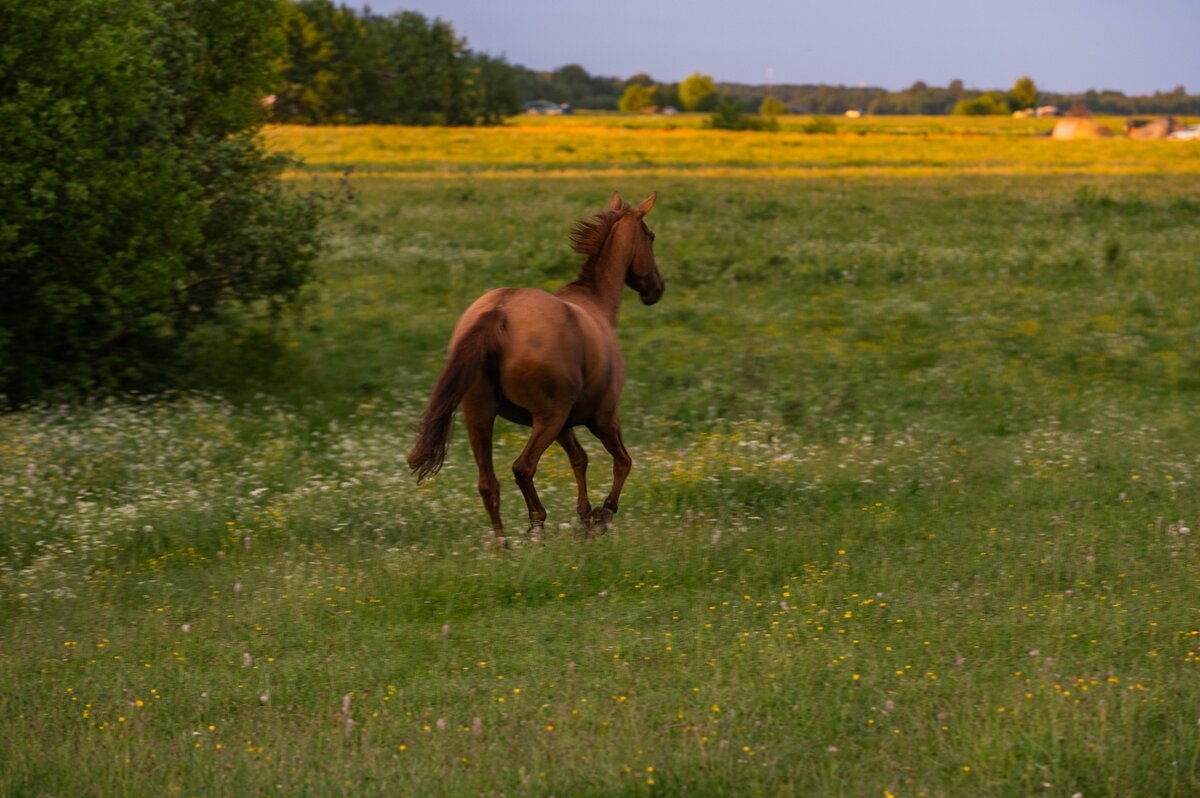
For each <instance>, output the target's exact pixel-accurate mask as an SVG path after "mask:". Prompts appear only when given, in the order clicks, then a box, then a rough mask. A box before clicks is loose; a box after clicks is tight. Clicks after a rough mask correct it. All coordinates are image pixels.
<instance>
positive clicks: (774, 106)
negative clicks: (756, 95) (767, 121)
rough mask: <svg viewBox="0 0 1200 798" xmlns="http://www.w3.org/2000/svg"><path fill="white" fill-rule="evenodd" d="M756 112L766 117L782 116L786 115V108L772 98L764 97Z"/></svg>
mask: <svg viewBox="0 0 1200 798" xmlns="http://www.w3.org/2000/svg"><path fill="white" fill-rule="evenodd" d="M758 112H759V113H760V114H761V115H763V116H766V117H774V116H782V115H783V114H785V113H787V106H786V105H784V104H783V103H782V102H781V101H779V100H776V99H775V98H774V97H766V98H764V99H763V101H762V105H760V106H759V107H758Z"/></svg>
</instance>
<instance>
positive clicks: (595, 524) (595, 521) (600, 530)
mask: <svg viewBox="0 0 1200 798" xmlns="http://www.w3.org/2000/svg"><path fill="white" fill-rule="evenodd" d="M612 517H613V514H612V510H609V509H608V508H606V507H597V508H596V509H595V510H592V514H591V516H589V517H588V521H587V531H588V534H593V535H603V534H604V533H605V532H607V531H608V523H609V521H612Z"/></svg>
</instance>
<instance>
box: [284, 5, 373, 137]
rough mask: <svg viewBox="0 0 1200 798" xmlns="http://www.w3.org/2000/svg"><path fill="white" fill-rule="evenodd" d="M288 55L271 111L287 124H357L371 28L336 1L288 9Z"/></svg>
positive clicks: (286, 20)
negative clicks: (367, 42) (366, 26)
mask: <svg viewBox="0 0 1200 798" xmlns="http://www.w3.org/2000/svg"><path fill="white" fill-rule="evenodd" d="M282 16H283V20H282V30H283V35H284V41H285V49H284V55H283V58H282V59H281V61H280V63H279V66H278V69H279V87H278V89H277V90H276V92H275V102H274V104H273V105H272V107H271V115H272V117H273V118H274V119H275V120H277V121H281V122H300V123H329V122H350V121H354V120H355V119H356V118H357V116H358V114H359V109H358V106H359V105H360V104H361V102H362V99H363V98H362V96H361V95H362V74H363V71H364V69H367V68H370V65H368V64H364V63H363V61H364V58H365V56H366V48H365V46H364V45H365V41H366V28H365V26H364V25H363V23H362V20H360V19H359V18H358V17H357V16H356V15H355V13H354V12H353V11H352V10H350V9H349V8H347V7H345V6H341V7H336V6H334V5H333V3H332V2H330V0H301V2H299V3H296V4H294V5H293V4H291V3H285V4H283V6H282Z"/></svg>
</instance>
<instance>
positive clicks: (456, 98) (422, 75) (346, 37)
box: [270, 0, 1200, 125]
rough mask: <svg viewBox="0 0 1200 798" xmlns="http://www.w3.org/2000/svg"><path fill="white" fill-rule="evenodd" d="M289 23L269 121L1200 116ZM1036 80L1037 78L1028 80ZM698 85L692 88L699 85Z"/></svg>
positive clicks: (300, 1) (423, 29) (326, 7)
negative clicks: (635, 62)
mask: <svg viewBox="0 0 1200 798" xmlns="http://www.w3.org/2000/svg"><path fill="white" fill-rule="evenodd" d="M283 28H284V34H285V41H286V49H285V53H284V56H283V58H282V59H281V65H280V82H279V89H278V92H277V93H276V95H275V102H274V105H273V106H272V108H271V109H270V118H271V119H272V120H273V121H277V122H291V123H312V124H320V123H337V124H354V123H396V124H449V125H473V124H496V123H499V122H501V121H503V119H504V118H506V117H508V116H512V115H513V114H516V113H519V112H520V111H521V109H522V106H523V104H524V103H526V102H530V101H535V100H545V101H550V102H553V103H557V104H561V105H569V106H571V107H573V108H579V109H592V110H614V111H615V110H623V111H637V110H645V109H647V108H663V107H667V106H671V107H676V108H683V109H685V110H701V111H716V110H718V109H719V108H720V107H721V105H722V103H724V104H726V105H727V106H733V107H738V106H740V107H745V108H749V109H757V108H760V107H761V106H762V103H763V101H764V100H766V99H768V98H771V99H773V100H775V101H778V102H779V103H782V106H783V108H784V109H785V110H787V111H792V112H794V113H805V114H825V115H828V114H842V113H844V112H846V111H849V110H851V109H855V110H859V111H862V112H864V113H869V114H928V115H941V114H952V113H969V114H984V113H1009V112H1011V111H1013V110H1019V109H1021V108H1027V107H1030V106H1032V105H1033V104H1034V103H1036V104H1038V105H1056V106H1059V107H1061V108H1068V107H1071V106H1073V105H1076V104H1079V103H1082V104H1084V105H1086V106H1087V107H1088V108H1090V109H1091V110H1092V111H1093V112H1095V113H1101V114H1118V115H1120V114H1124V115H1137V114H1200V95H1189V94H1188V93H1187V92H1186V91H1185V90H1184V88H1183V87H1182V86H1180V87H1177V88H1175V89H1174V90H1173V91H1171V92H1156V93H1155V94H1153V95H1148V96H1142V95H1138V96H1129V95H1125V94H1123V93H1122V92H1119V91H1113V90H1104V91H1094V90H1092V91H1087V92H1080V93H1061V92H1045V91H1037V90H1036V87H1035V90H1034V96H1033V97H1032V99H1031V100H1030V99H1028V98H1025V97H1024V96H1020V95H1021V94H1022V93H1021V92H1020V91H1018V90H1017V87H1016V86H1014V87H1013V89H1011V90H1009V91H999V90H990V91H984V90H979V89H970V88H967V87H965V86H964V85H963V82H962V81H961V80H955V81H951V82H950V83H949V85H947V86H944V87H938V86H930V85H928V84H926V83H924V82H923V81H917V82H916V83H913V84H912V85H911V86H909V87H908V88H905V89H901V90H899V91H889V90H887V89H884V88H879V87H863V86H834V85H828V84H779V85H773V86H764V85H748V84H739V83H714V82H713V80H712V78H711V77H710V76H705V75H700V76H699V77H702V78H706V79H707V81H708V84H707V85H708V90H707V91H705V92H702V94H701V95H700V96H699V97H698V98H697V97H695V96H689V88H690V87H689V81H691V82H693V83H694V78H696V77H697V75H692V76H689V78H686V79H684V80H683V81H680V82H671V81H657V80H655V79H654V78H652V77H651V76H650V75H648V74H646V73H638V74H636V75H633V76H631V77H629V78H617V77H605V76H597V75H591V74H589V73H588V71H587V70H586V69H584V68H583V67H582V66H580V65H578V64H568V65H566V66H562V67H559V68H558V69H555V70H552V71H536V70H532V69H528V68H526V67H523V66H520V65H518V64H510V63H508V62H507V61H506V60H505V59H503V58H499V57H495V56H491V55H488V54H485V53H477V52H474V51H472V50H470V49H469V48H468V47H467V42H466V40H465V39H463V38H460V37H459V36H457V35H456V34H455V32H454V29H453V26H452V25H451V24H450V23H448V22H445V21H442V20H440V19H433V20H430V19H427V18H426V17H424V16H422V15H421V14H419V13H417V12H415V11H404V12H399V13H396V14H391V15H387V16H383V15H379V14H375V13H372V12H371V11H370V10H363V11H359V10H355V9H352V8H349V7H348V6H345V5H335V4H334V3H333V2H332V0H289V2H287V3H286V13H285V15H284V21H283ZM1030 83H1031V84H1032V81H1030ZM691 88H694V87H691ZM693 94H694V93H693Z"/></svg>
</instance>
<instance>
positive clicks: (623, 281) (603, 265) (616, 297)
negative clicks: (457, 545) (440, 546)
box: [408, 193, 664, 535]
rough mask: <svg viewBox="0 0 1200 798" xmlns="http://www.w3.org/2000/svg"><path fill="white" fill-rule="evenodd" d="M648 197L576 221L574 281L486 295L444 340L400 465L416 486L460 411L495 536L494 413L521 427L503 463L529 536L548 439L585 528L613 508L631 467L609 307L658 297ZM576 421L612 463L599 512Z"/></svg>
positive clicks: (535, 522)
mask: <svg viewBox="0 0 1200 798" xmlns="http://www.w3.org/2000/svg"><path fill="white" fill-rule="evenodd" d="M656 196H657V195H656V194H651V195H650V196H649V197H647V198H646V200H645V202H643V203H642V204H641V205H639V206H638V207H636V208H632V207H630V206H628V205H626V204H625V203H623V202H622V201H621V197H620V196H619V195H618V194H615V193H614V194H613V196H612V202H611V203H610V205H609V209H608V211H606V212H604V213H600V214H597V215H596V216H595V217H594V218H592V219H591V220H589V221H585V222H580V223H579V224H578V225H577V226H576V227H575V229H574V230H573V231H572V232H571V242H572V249H574V250H575V251H576V252H579V253H580V254H583V255H586V256H587V260H585V261H584V263H583V266H582V267H581V268H580V270H579V276H578V277H577V278H576V279H575V281H574V282H572V283H568V284H567V285H565V286H563V287H562V288H561V289H560V290H559V291H558V292H557V293H555V294H549V293H547V292H545V291H540V290H537V289H534V288H497V289H494V290H492V291H488V292H487V293H486V294H484V295H483V296H481V297H480V298H479V299H477V300H475V302H474V303H473V304H472V305H471V306H470V307H469V308H467V310H466V312H464V313H463V315H462V317H461V318H460V319H459V320H458V325H457V326H456V327H455V328H454V334H453V336H452V337H451V339H450V353H449V357H448V359H447V361H446V365H445V366H444V367H443V368H442V373H441V375H440V376H439V377H438V380H437V384H436V385H435V386H434V389H433V395H432V396H431V397H430V399H429V405H428V406H427V407H426V408H425V414H424V416H423V417H422V422H421V429H420V432H419V433H418V435H417V440H416V442H415V443H414V444H413V448H412V451H411V452H410V453H409V455H408V466H409V468H411V469H412V471H413V473H415V474H416V475H417V480H418V481H421V480H424V479H425V478H427V477H429V476H432V475H433V474H434V473H436V472H437V471H438V469H440V468H441V467H442V462H443V461H444V460H445V457H446V445H447V443H448V441H449V438H450V429H451V424H452V423H453V421H454V410H455V408H457V407H459V406H461V407H462V414H463V422H464V423H465V424H466V427H467V434H468V435H469V436H470V440H471V449H472V451H473V452H474V454H475V463H476V464H477V465H478V466H479V495H480V496H481V497H482V498H483V506H484V508H485V509H486V510H487V513H488V517H489V518H490V519H491V521H492V529H493V530H494V531H495V532H496V534H497V535H499V534H500V533H501V532H502V530H503V524H502V523H501V521H500V483H499V482H498V481H497V480H496V472H495V469H494V468H493V467H492V428H493V425H494V424H495V420H496V416H501V417H502V418H505V419H507V420H509V421H512V422H515V423H517V424H523V425H525V426H527V427H532V428H533V429H532V432H531V433H530V435H529V441H528V442H527V443H526V444H525V448H524V449H522V450H521V454H520V456H519V457H517V459H516V461H514V462H513V466H512V470H513V476H515V477H516V481H517V485H518V486H519V487H520V488H521V493H522V495H524V497H525V504H526V506H527V508H528V510H529V523H530V529H531V531H533V532H534V533H535V534H536V533H540V532H541V531H542V529H543V526H544V524H545V521H546V510H545V508H544V507H543V506H542V503H541V501H540V500H539V499H538V494H537V490H536V489H535V488H534V486H533V475H534V472H535V471H536V470H537V465H538V460H539V459H540V458H541V456H542V453H543V452H545V451H546V449H547V448H548V447H549V446H550V444H551V443H552V442H554V441H558V443H559V445H560V446H562V448H563V449H564V450H566V452H567V457H568V458H569V459H570V461H571V469H572V470H573V471H574V472H575V482H576V484H577V486H578V488H579V498H578V502H577V505H576V507H577V510H578V512H579V517H580V519H581V520H582V521H583V523H584V525H585V528H586V529H588V530H591V529H596V528H599V529H601V530H603V528H605V527H606V526H607V524H608V521H609V520H610V519H611V518H612V516H613V514H614V513H616V512H617V501H618V499H619V498H620V496H621V487H622V485H623V484H624V482H625V478H626V476H628V474H629V468H630V465H631V462H632V461H631V460H630V457H629V453H628V452H626V451H625V444H624V443H623V442H622V440H621V420H620V415H619V413H618V408H617V403H618V400H619V399H620V396H621V387H622V385H623V384H624V381H625V362H624V359H623V358H622V356H621V349H620V347H619V346H618V345H617V333H616V327H617V312H618V310H619V309H620V305H621V291H622V288H623V286H626V285H628V286H629V287H630V288H632V289H633V290H635V291H637V293H638V296H640V297H641V300H642V303H643V304H645V305H653V304H654V303H655V302H657V301H658V300H659V299H660V298H661V297H662V295H663V289H664V285H663V279H662V276H661V275H660V274H659V273H658V267H657V266H656V265H655V263H654V248H653V243H654V234H653V233H651V232H650V229H649V228H647V227H646V223H645V222H644V221H643V218H644V217H645V216H646V214H647V213H649V212H650V209H651V208H653V207H654V200H655V197H656ZM579 425H583V426H585V427H587V428H588V429H589V430H591V432H592V434H593V435H595V436H596V437H597V438H599V439H600V442H601V443H602V444H604V448H605V449H607V450H608V453H609V454H610V455H612V458H613V485H612V490H611V491H610V492H609V494H608V498H606V499H605V500H604V505H603V506H602V507H599V508H597V509H595V510H593V509H592V505H591V502H590V501H589V500H588V492H587V480H586V473H587V454H586V453H585V452H584V450H583V447H582V446H581V445H580V444H579V440H578V439H577V438H576V437H575V431H574V427H576V426H579Z"/></svg>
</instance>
